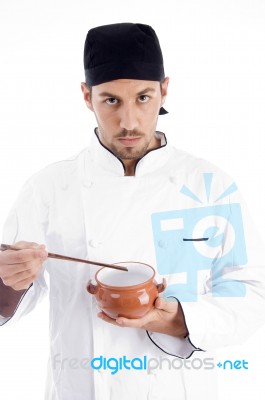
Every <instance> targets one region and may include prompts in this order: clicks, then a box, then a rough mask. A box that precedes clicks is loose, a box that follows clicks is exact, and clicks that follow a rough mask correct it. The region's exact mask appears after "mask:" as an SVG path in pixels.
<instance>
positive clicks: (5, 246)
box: [0, 243, 128, 271]
mask: <svg viewBox="0 0 265 400" xmlns="http://www.w3.org/2000/svg"><path fill="white" fill-rule="evenodd" d="M0 250H1V251H5V250H22V249H18V248H17V247H15V246H12V245H10V244H4V243H2V244H1V245H0ZM48 257H49V258H57V259H59V260H65V261H76V262H81V263H84V264H92V265H97V266H99V267H107V268H113V269H119V270H121V271H128V268H126V267H122V266H120V265H114V264H106V263H102V262H97V261H90V260H84V259H82V258H75V257H68V256H63V255H61V254H55V253H48Z"/></svg>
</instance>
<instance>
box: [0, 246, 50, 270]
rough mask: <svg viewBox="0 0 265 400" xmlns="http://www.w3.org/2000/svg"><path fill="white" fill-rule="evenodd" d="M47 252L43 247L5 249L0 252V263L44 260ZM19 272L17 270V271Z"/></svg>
mask: <svg viewBox="0 0 265 400" xmlns="http://www.w3.org/2000/svg"><path fill="white" fill-rule="evenodd" d="M47 256H48V253H47V252H46V251H45V250H44V249H43V248H40V249H24V250H6V251H2V252H1V264H2V265H3V264H6V265H13V264H24V263H27V262H29V261H32V260H34V259H35V260H36V259H41V260H45V259H46V258H47ZM17 272H19V271H17Z"/></svg>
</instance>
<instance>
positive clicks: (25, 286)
mask: <svg viewBox="0 0 265 400" xmlns="http://www.w3.org/2000/svg"><path fill="white" fill-rule="evenodd" d="M31 284H32V281H31V280H29V279H25V280H23V281H20V282H18V283H17V284H15V285H14V286H12V289H14V290H16V291H17V292H19V291H20V290H27V289H29V287H30V285H31Z"/></svg>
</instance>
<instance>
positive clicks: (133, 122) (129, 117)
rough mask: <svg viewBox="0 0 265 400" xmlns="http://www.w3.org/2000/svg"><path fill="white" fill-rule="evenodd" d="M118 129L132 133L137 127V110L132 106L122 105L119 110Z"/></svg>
mask: <svg viewBox="0 0 265 400" xmlns="http://www.w3.org/2000/svg"><path fill="white" fill-rule="evenodd" d="M120 127H121V128H122V129H126V130H127V131H132V130H134V129H136V128H137V127H138V116H137V109H136V106H135V105H134V104H128V105H125V104H124V105H123V106H122V107H121V109H120Z"/></svg>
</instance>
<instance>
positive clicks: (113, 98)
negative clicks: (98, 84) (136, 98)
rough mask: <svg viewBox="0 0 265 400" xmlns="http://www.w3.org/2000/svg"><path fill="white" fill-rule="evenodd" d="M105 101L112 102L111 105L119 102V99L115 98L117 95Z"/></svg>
mask: <svg viewBox="0 0 265 400" xmlns="http://www.w3.org/2000/svg"><path fill="white" fill-rule="evenodd" d="M105 102H106V103H107V104H110V105H115V104H118V100H117V99H115V97H110V98H109V99H107V100H105Z"/></svg>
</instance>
